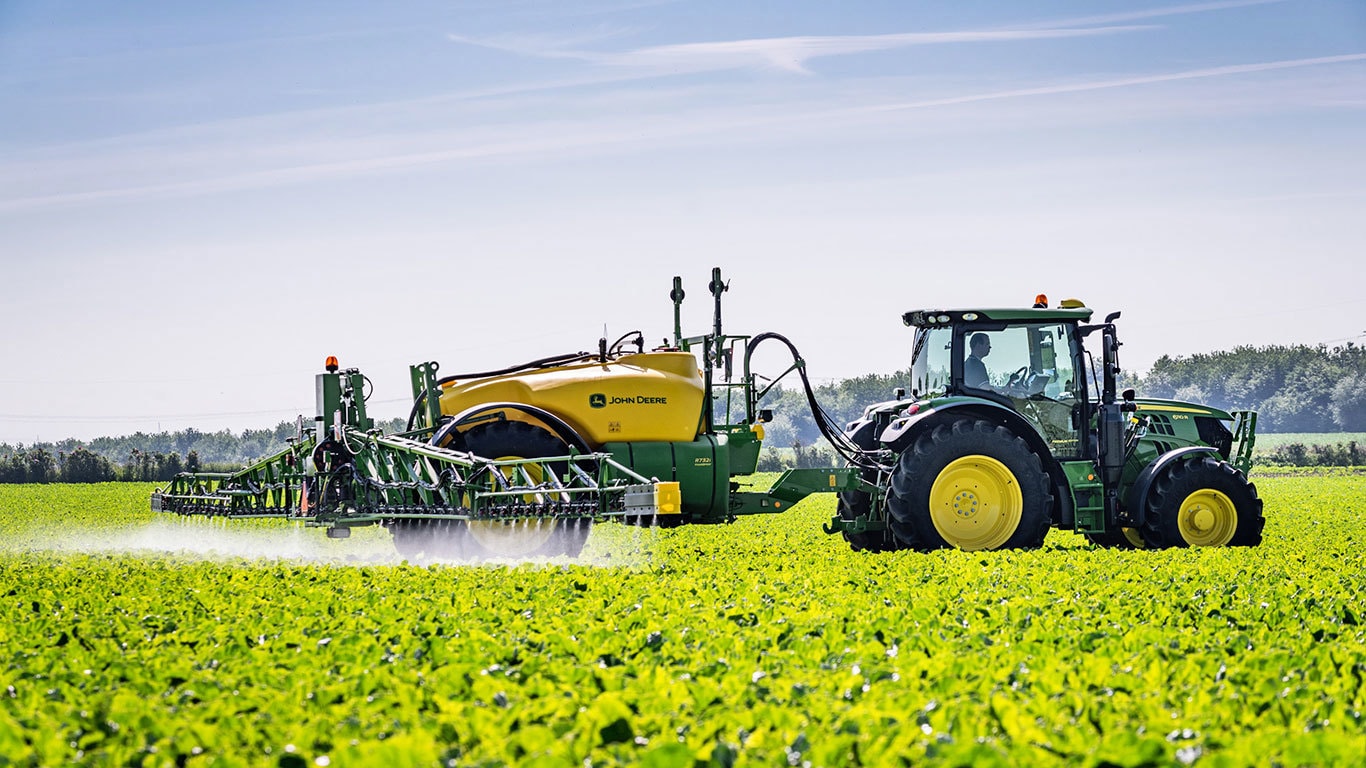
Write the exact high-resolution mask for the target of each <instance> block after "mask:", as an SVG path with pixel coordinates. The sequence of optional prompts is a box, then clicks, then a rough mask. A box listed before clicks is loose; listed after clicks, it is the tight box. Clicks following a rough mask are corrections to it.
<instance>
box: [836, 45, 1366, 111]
mask: <svg viewBox="0 0 1366 768" xmlns="http://www.w3.org/2000/svg"><path fill="white" fill-rule="evenodd" d="M1355 61H1366V53H1349V54H1344V55H1341V56H1320V57H1317V58H1312V59H1288V60H1284V61H1268V62H1262V63H1260V64H1233V65H1229V66H1223V67H1208V68H1205V69H1192V70H1187V71H1185V72H1168V73H1164V74H1159V75H1142V76H1138V77H1120V78H1114V79H1108V80H1094V81H1091V82H1085V83H1065V84H1061V85H1047V86H1040V87H1037V88H1016V89H1012V90H1008V91H995V92H991V93H979V94H971V95H966V96H950V97H946V98H942V99H928V100H925V101H913V102H905V103H901V104H883V105H879V106H873V107H864V108H862V109H863V110H864V111H869V112H891V111H897V110H904V109H924V108H926V107H942V106H949V105H953V104H970V103H972V102H979V101H992V100H996V99H1018V98H1024V97H1027V96H1053V95H1057V94H1061V93H1080V92H1082V91H1099V90H1107V89H1110V88H1129V87H1133V86H1138V85H1151V84H1153V83H1170V82H1175V81H1178V80H1199V79H1204V78H1209V77H1226V76H1228V75H1246V74H1251V73H1254V72H1271V71H1273V70H1278V69H1298V68H1300V67H1316V66H1322V65H1326V64H1346V63H1350V62H1355Z"/></svg>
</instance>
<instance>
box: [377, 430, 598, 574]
mask: <svg viewBox="0 0 1366 768" xmlns="http://www.w3.org/2000/svg"><path fill="white" fill-rule="evenodd" d="M456 440H458V441H459V444H458V445H455V444H454V443H455V441H456ZM447 445H448V446H450V447H458V448H459V449H460V450H464V451H469V452H470V453H473V454H474V455H476V456H480V457H482V458H486V459H509V458H520V459H535V458H540V457H543V456H563V455H565V454H567V453H569V448H568V446H567V445H566V444H565V443H564V441H562V440H560V439H559V438H557V437H555V436H554V435H552V434H551V433H550V432H548V431H546V430H544V429H541V428H540V427H536V426H533V425H531V424H527V423H525V422H521V421H496V422H491V423H489V424H483V425H480V426H477V427H473V428H471V429H470V430H469V431H467V432H465V433H463V434H451V435H450V439H449V440H448V441H447ZM550 469H551V470H552V471H554V472H555V473H556V474H563V473H564V472H565V470H566V467H565V466H564V464H563V463H562V462H561V463H557V464H552V465H551V466H550ZM592 525H593V521H592V520H588V519H551V518H531V519H521V520H516V521H507V522H503V521H490V522H479V523H474V524H473V525H471V524H470V523H468V522H466V521H463V520H455V521H451V522H444V521H438V522H427V521H399V522H396V523H394V524H393V525H391V526H390V530H391V531H393V534H394V547H395V548H396V549H397V550H398V551H399V554H401V555H403V556H404V557H408V558H410V559H416V558H419V557H421V556H424V555H425V556H426V557H428V558H442V559H457V560H487V559H494V558H523V557H556V556H559V555H565V556H567V557H578V556H579V553H580V552H582V551H583V547H584V544H585V543H586V542H587V541H588V533H589V531H590V530H591V529H592Z"/></svg>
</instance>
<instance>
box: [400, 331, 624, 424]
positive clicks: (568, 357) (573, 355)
mask: <svg viewBox="0 0 1366 768" xmlns="http://www.w3.org/2000/svg"><path fill="white" fill-rule="evenodd" d="M629 335H630V334H627V336H629ZM623 338H624V337H623ZM593 357H595V355H594V354H593V353H592V352H566V353H564V354H561V355H551V356H550V357H542V358H541V359H539V360H532V361H531V362H529V363H522V364H520V365H513V366H509V367H507V368H500V369H498V370H496V371H482V372H480V373H457V374H453V375H451V376H442V377H441V378H439V379H437V380H436V384H437V386H441V385H442V384H449V383H450V382H452V381H457V380H459V379H486V378H489V377H491V376H505V375H507V374H509V373H517V372H518V371H528V370H531V369H533V368H549V367H552V366H556V365H564V364H566V363H572V362H575V361H578V360H587V359H590V358H593ZM427 395H428V392H427V390H426V389H423V390H422V393H421V394H420V395H418V396H417V397H416V398H414V399H413V407H412V410H410V411H408V427H407V429H408V430H409V431H411V430H412V428H413V425H414V424H416V423H417V414H418V411H419V410H421V408H422V404H423V403H424V402H426V400H427Z"/></svg>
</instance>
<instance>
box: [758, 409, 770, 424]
mask: <svg viewBox="0 0 1366 768" xmlns="http://www.w3.org/2000/svg"><path fill="white" fill-rule="evenodd" d="M770 421H773V409H772V408H761V409H760V410H759V423H761V424H767V423H768V422H770Z"/></svg>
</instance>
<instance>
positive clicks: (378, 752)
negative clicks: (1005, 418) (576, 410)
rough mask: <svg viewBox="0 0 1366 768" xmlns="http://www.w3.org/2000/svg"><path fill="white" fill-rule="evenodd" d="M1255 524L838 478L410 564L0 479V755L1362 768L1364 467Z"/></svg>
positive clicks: (25, 758) (1280, 496)
mask: <svg viewBox="0 0 1366 768" xmlns="http://www.w3.org/2000/svg"><path fill="white" fill-rule="evenodd" d="M1259 489H1260V491H1261V493H1262V496H1263V497H1264V498H1265V500H1266V517H1267V527H1266V535H1265V536H1266V540H1265V544H1264V545H1263V546H1262V547H1260V548H1256V549H1245V550H1234V549H1217V550H1168V551H1161V552H1141V551H1107V550H1097V549H1093V548H1091V547H1090V546H1088V545H1087V544H1086V543H1085V542H1084V541H1083V540H1082V539H1081V538H1079V537H1077V536H1075V535H1072V534H1065V533H1059V532H1053V533H1051V534H1050V535H1049V538H1048V542H1047V545H1046V546H1045V547H1044V548H1043V549H1042V550H1039V551H1031V552H991V553H964V552H957V551H945V552H935V553H931V554H920V553H913V552H901V553H895V554H887V555H867V554H859V553H853V552H850V551H849V550H848V549H847V548H846V547H845V545H844V543H843V542H842V541H841V540H839V539H837V538H831V537H828V536H826V535H824V534H823V533H821V531H820V524H821V523H822V522H823V521H825V520H827V519H828V517H829V515H830V513H831V511H832V509H833V502H832V500H831V499H829V498H820V497H818V498H815V499H811V500H808V501H807V502H805V503H803V504H802V505H800V506H799V507H797V508H796V509H794V510H793V511H791V512H788V513H786V514H784V515H781V516H776V517H771V518H749V519H745V520H742V521H741V522H738V523H736V524H734V525H730V526H720V527H711V528H701V527H696V528H679V529H673V530H652V529H646V530H641V529H633V528H625V527H622V526H614V525H602V526H599V527H598V528H597V529H596V530H595V531H594V533H593V537H592V538H591V540H590V542H589V545H588V548H587V549H586V550H585V552H584V557H583V559H582V560H580V561H574V562H570V561H563V560H557V561H549V562H546V561H542V562H533V563H513V564H498V565H482V566H460V565H453V564H431V565H425V566H419V565H408V564H405V563H403V562H402V561H400V560H398V558H397V557H396V556H394V555H393V554H392V549H391V547H390V546H389V543H388V542H387V541H386V540H385V535H384V532H383V531H382V530H376V529H369V530H362V531H358V532H357V535H356V537H354V538H352V539H350V540H346V541H331V540H327V539H325V538H324V537H323V535H322V533H321V532H319V531H317V530H309V529H302V528H298V527H295V526H292V525H288V524H284V523H277V522H258V523H248V522H239V523H237V524H224V523H221V522H216V521H211V520H204V519H181V518H170V519H164V518H159V517H156V516H153V515H152V514H151V513H150V512H147V511H146V508H147V495H148V493H149V491H150V490H151V487H150V486H143V485H100V486H42V487H39V486H0V651H2V652H3V659H0V765H58V764H81V765H108V766H124V765H188V766H199V765H279V766H290V767H298V768H303V767H305V766H329V765H331V766H351V765H384V766H403V765H422V766H428V765H438V764H440V765H489V766H492V765H512V764H518V765H545V766H590V765H612V764H639V765H645V766H694V765H717V766H729V765H756V766H757V765H763V766H768V765H794V766H801V765H814V766H842V765H895V764H916V765H920V764H926V763H931V764H945V765H965V766H966V765H973V766H978V765H993V764H996V765H1116V766H1138V765H1194V766H1230V765H1251V764H1257V765H1313V766H1319V765H1360V764H1361V762H1362V760H1363V756H1364V755H1366V721H1363V717H1362V712H1363V710H1366V599H1364V598H1366V587H1364V586H1363V582H1364V581H1366V577H1363V573H1366V554H1364V553H1366V484H1364V482H1363V478H1362V477H1361V476H1356V475H1337V476H1331V477H1327V476H1324V477H1316V476H1292V477H1275V478H1264V479H1262V480H1260V481H1259Z"/></svg>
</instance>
